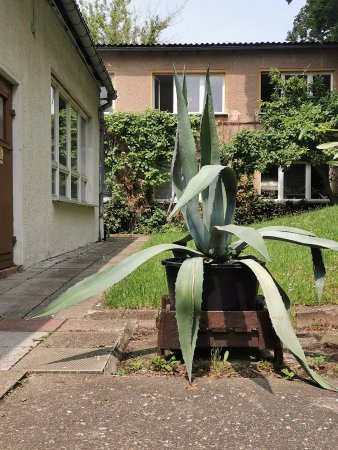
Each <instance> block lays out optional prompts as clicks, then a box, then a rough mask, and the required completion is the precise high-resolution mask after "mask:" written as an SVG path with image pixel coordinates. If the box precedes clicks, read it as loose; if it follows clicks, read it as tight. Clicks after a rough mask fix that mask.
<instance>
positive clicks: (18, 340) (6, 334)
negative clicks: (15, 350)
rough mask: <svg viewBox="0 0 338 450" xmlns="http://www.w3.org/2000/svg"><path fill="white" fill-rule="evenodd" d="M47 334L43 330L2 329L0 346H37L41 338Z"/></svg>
mask: <svg viewBox="0 0 338 450" xmlns="http://www.w3.org/2000/svg"><path fill="white" fill-rule="evenodd" d="M44 336H47V333H46V332H43V331H35V332H33V333H32V332H28V331H0V348H4V347H29V348H33V347H35V346H36V345H37V344H38V343H39V342H40V341H41V338H43V337H44Z"/></svg>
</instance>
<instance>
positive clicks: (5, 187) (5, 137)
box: [0, 76, 14, 269]
mask: <svg viewBox="0 0 338 450" xmlns="http://www.w3.org/2000/svg"><path fill="white" fill-rule="evenodd" d="M12 114H13V112H12V86H11V85H10V84H9V83H8V82H7V81H6V80H4V79H3V78H2V77H1V76H0V269H6V268H7V267H11V266H13V241H14V239H13V154H12V153H13V152H12Z"/></svg>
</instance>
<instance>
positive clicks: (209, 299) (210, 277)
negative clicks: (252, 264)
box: [162, 258, 263, 311]
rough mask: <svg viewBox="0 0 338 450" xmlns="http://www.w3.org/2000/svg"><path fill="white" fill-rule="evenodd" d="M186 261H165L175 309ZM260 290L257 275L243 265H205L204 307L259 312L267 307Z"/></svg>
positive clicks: (172, 306) (171, 302) (210, 309)
mask: <svg viewBox="0 0 338 450" xmlns="http://www.w3.org/2000/svg"><path fill="white" fill-rule="evenodd" d="M183 261H184V259H183V258H169V259H165V260H163V261H162V264H163V265H164V266H165V268H166V272H167V282H168V288H169V297H170V306H171V309H174V308H175V283H176V278H177V274H178V271H179V269H180V267H181V265H182V263H183ZM257 293H258V281H257V278H256V277H255V275H254V274H253V272H252V271H251V270H250V269H249V268H248V267H246V266H244V265H243V264H241V263H239V262H234V263H223V264H207V263H205V264H204V277H203V296H202V310H204V311H257V310H260V309H262V308H263V304H262V302H261V301H260V300H259V299H257Z"/></svg>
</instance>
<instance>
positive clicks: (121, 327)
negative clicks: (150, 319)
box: [0, 237, 146, 397]
mask: <svg viewBox="0 0 338 450" xmlns="http://www.w3.org/2000/svg"><path fill="white" fill-rule="evenodd" d="M145 239H146V238H145V237H113V238H111V239H109V240H107V241H105V242H98V243H94V244H92V245H88V246H86V247H82V248H80V249H77V250H75V251H72V252H69V253H66V254H63V255H60V256H58V257H55V258H51V259H48V260H46V261H43V262H41V263H39V264H36V265H34V266H32V267H30V268H28V269H27V270H24V271H23V272H20V273H15V274H12V275H10V276H8V277H7V278H5V279H0V397H1V396H3V395H4V394H5V393H6V392H7V391H8V389H9V388H10V387H11V386H13V385H14V384H15V383H16V382H17V381H18V380H19V379H20V378H22V377H23V376H25V374H26V373H27V372H79V373H81V372H86V373H87V372H90V373H103V372H105V371H108V372H109V371H111V370H112V368H113V367H112V366H113V365H114V364H116V358H114V352H117V351H119V350H120V348H122V347H123V345H124V341H125V340H126V339H127V338H128V336H129V335H130V333H132V331H133V328H134V326H135V321H133V320H128V319H115V320H112V319H106V318H105V316H104V315H101V316H100V317H98V318H97V319H95V320H94V319H92V318H91V315H90V312H91V310H92V309H93V308H95V311H100V309H102V308H101V307H100V301H101V299H100V296H96V297H92V298H90V299H88V300H87V301H85V302H82V303H80V304H79V305H76V306H73V307H71V308H68V309H66V310H64V311H61V312H60V313H59V314H56V315H55V317H54V318H49V317H47V318H42V319H34V320H26V319H27V318H28V317H29V316H31V315H33V314H34V313H35V312H37V311H38V310H40V309H41V308H42V307H44V306H46V305H48V304H49V303H50V302H51V301H52V300H53V299H54V298H56V297H58V296H59V295H60V294H61V293H62V292H64V291H65V290H66V289H68V288H69V287H70V286H72V285H74V284H75V283H77V282H78V281H80V280H82V279H83V278H85V277H87V276H89V275H91V274H93V273H95V272H97V271H99V270H103V269H105V268H107V267H109V266H111V265H114V264H116V263H117V262H119V261H121V260H122V259H124V258H125V257H126V256H128V255H130V254H132V253H134V252H135V251H136V250H137V249H138V248H139V247H140V245H141V244H142V243H143V242H144V241H145ZM51 333H52V334H51ZM38 344H39V345H38Z"/></svg>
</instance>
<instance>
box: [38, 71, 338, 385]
mask: <svg viewBox="0 0 338 450" xmlns="http://www.w3.org/2000/svg"><path fill="white" fill-rule="evenodd" d="M174 78H175V84H176V92H177V109H178V113H177V131H176V142H175V151H174V155H173V161H172V178H173V187H174V191H175V194H176V196H177V200H178V201H177V203H176V206H175V207H174V209H173V210H172V212H171V214H170V216H173V215H175V214H176V213H177V212H178V211H181V213H182V215H183V217H184V219H185V222H186V226H187V229H188V230H189V234H188V235H187V237H186V238H185V239H183V240H182V241H181V244H180V243H174V244H160V245H156V246H154V247H150V248H146V249H145V250H142V251H140V252H138V253H136V254H134V255H132V256H130V257H128V258H126V259H125V260H123V261H122V262H120V263H119V264H117V265H115V266H113V267H111V268H109V269H107V270H105V271H103V272H99V273H96V274H94V275H92V276H90V277H88V278H86V279H85V280H82V281H80V282H79V283H78V284H76V285H75V286H74V287H72V288H70V289H69V290H68V291H66V292H65V293H64V294H62V295H61V296H60V297H59V298H57V299H56V300H54V301H53V302H52V303H51V305H49V306H47V307H46V308H44V309H43V311H42V312H40V313H39V314H37V316H36V317H41V316H45V315H49V314H54V313H56V312H58V311H60V310H61V309H63V308H66V307H68V306H71V305H74V304H76V303H78V302H79V301H81V300H84V299H86V298H88V297H90V296H92V295H95V294H97V293H99V292H101V291H103V290H105V289H107V288H108V287H110V286H112V285H114V284H116V283H117V282H119V281H120V280H122V279H123V278H125V277H126V276H128V275H129V274H130V273H131V272H133V271H134V270H135V269H136V268H137V267H139V266H140V265H141V264H143V263H144V262H145V261H147V260H148V259H150V258H152V257H154V256H156V255H158V254H160V253H162V252H165V251H168V250H172V251H174V252H178V253H179V254H180V255H181V256H184V260H183V262H182V265H181V266H180V269H179V272H178V275H177V279H176V284H175V301H176V304H175V306H176V322H177V327H178V333H179V340H180V346H181V350H182V355H183V359H184V362H185V365H186V369H187V373H188V378H189V381H190V382H191V377H192V363H193V357H194V352H195V347H196V341H197V334H198V330H199V322H200V316H201V309H202V295H203V277H204V267H205V265H206V264H211V263H212V264H223V263H228V264H230V265H232V264H236V265H240V266H243V267H246V268H249V269H250V271H252V272H253V274H254V275H255V276H256V278H257V279H258V281H259V283H260V285H261V288H262V291H263V294H264V297H265V302H266V306H267V309H268V311H269V315H270V318H271V322H272V325H273V327H274V329H275V332H276V334H277V336H278V337H279V338H280V339H281V341H282V342H283V343H284V344H285V345H286V346H287V347H288V348H289V350H290V351H291V352H292V354H293V355H294V356H295V358H296V359H297V361H298V362H299V363H300V364H301V365H302V367H303V368H304V370H305V371H306V372H307V374H308V375H309V376H310V377H311V378H312V379H313V380H314V381H315V382H316V383H317V384H318V385H320V386H322V387H323V388H325V389H335V388H333V387H332V386H331V385H330V384H329V383H328V382H326V381H325V380H323V379H322V378H321V377H320V376H319V375H318V374H317V373H316V372H314V371H313V370H312V369H311V368H310V367H309V365H308V362H307V360H306V357H305V354H304V352H303V350H302V348H301V346H300V343H299V341H298V339H297V336H296V334H295V331H294V329H293V327H292V324H291V320H290V317H289V314H288V308H289V306H290V300H289V299H288V297H287V295H286V293H285V292H284V291H283V290H282V288H281V287H280V286H279V285H278V283H277V282H276V281H275V280H274V278H273V277H272V275H271V274H270V273H269V272H268V270H267V269H266V268H265V267H264V265H261V264H260V263H259V262H258V261H257V260H256V259H255V258H253V257H251V256H244V257H243V256H240V254H241V252H242V251H243V250H244V249H245V248H246V247H248V246H250V247H252V248H253V249H255V250H256V251H257V252H258V253H259V254H260V255H262V256H263V257H264V258H265V259H266V260H269V259H270V258H269V254H268V250H267V247H266V245H265V242H264V239H277V240H280V241H285V242H290V243H294V244H300V245H303V246H306V247H309V248H310V249H311V253H312V259H313V265H314V277H315V285H316V288H317V293H318V297H319V298H320V296H321V293H322V290H323V285H324V277H325V267H324V262H323V258H322V249H331V250H335V251H338V242H335V241H332V240H328V239H321V238H318V237H317V236H315V235H314V234H313V233H311V232H308V231H305V230H301V229H298V228H291V227H265V228H261V229H258V230H255V229H253V228H249V227H243V226H238V225H234V224H233V219H234V213H235V205H236V192H237V181H236V176H235V172H234V170H233V169H232V168H231V167H228V166H223V165H221V164H220V155H219V143H218V136H217V126H216V123H215V118H214V110H213V103H212V94H211V87H210V80H209V74H208V73H207V77H206V95H205V100H204V109H203V113H202V117H201V127H200V130H201V131H200V140H199V142H200V150H201V152H200V154H201V159H200V161H199V162H198V161H197V158H196V156H197V148H196V144H195V140H194V136H193V133H192V129H191V125H190V118H189V114H188V107H187V91H186V78H185V76H183V85H182V86H181V85H180V82H179V80H178V78H177V76H176V73H174ZM199 195H201V199H202V208H201V209H200V205H199ZM234 236H235V237H236V238H237V240H235V241H233V237H234ZM189 240H192V241H193V242H194V244H195V248H192V247H186V246H185V245H182V244H183V243H186V242H189Z"/></svg>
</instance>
